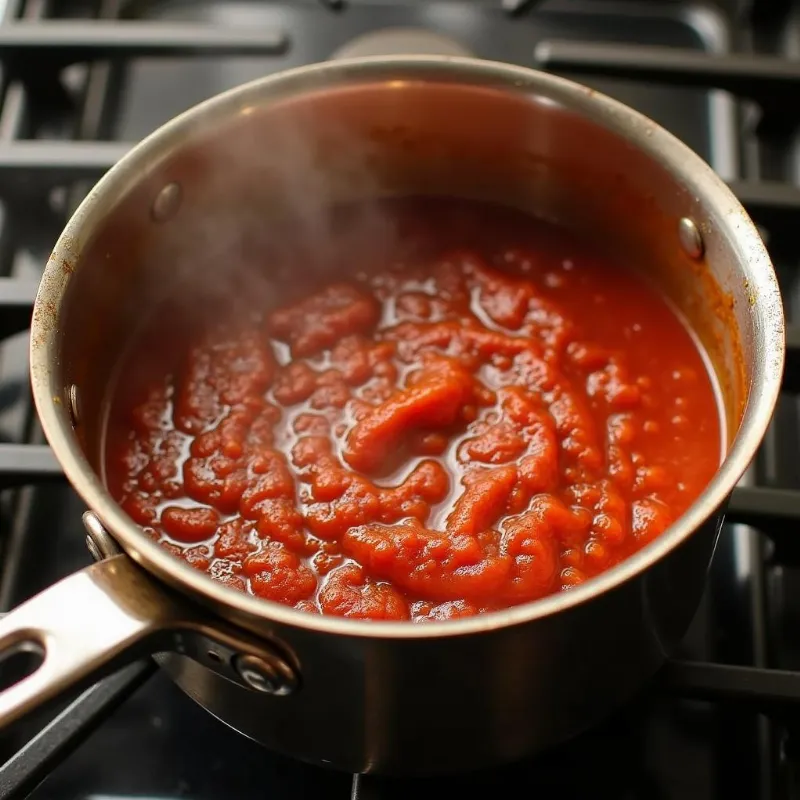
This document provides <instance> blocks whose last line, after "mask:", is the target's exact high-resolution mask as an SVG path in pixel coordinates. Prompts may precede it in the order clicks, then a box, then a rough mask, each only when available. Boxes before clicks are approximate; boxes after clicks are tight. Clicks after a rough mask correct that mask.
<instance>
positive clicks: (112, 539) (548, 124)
mask: <svg viewBox="0 0 800 800" xmlns="http://www.w3.org/2000/svg"><path fill="white" fill-rule="evenodd" d="M421 193H422V194H425V193H437V194H449V195H457V196H462V197H477V198H482V199H489V200H494V201H498V202H503V203H507V204H510V205H513V206H517V207H520V208H523V209H526V210H528V211H530V212H532V213H534V214H538V215H541V216H545V217H548V218H551V219H554V220H557V221H559V222H562V223H563V224H566V225H569V226H572V227H574V228H575V229H576V230H577V231H579V232H580V235H581V236H584V237H596V238H598V240H599V241H601V242H603V243H604V244H605V245H606V246H609V245H610V246H612V248H615V249H616V250H617V251H618V253H619V255H620V257H623V256H624V257H625V258H626V259H627V260H629V261H631V262H633V263H635V264H638V265H639V266H640V267H641V268H643V269H645V270H647V271H648V274H649V276H650V277H651V278H652V279H653V280H655V281H657V282H659V283H660V285H661V286H662V288H663V289H664V291H666V292H667V293H668V294H669V295H670V297H672V299H673V300H674V302H675V303H676V304H677V305H678V306H679V308H680V309H681V310H682V311H683V313H684V314H685V316H686V317H687V319H688V320H689V321H690V322H691V324H692V325H693V327H694V329H695V330H696V332H697V333H698V335H699V337H700V338H701V339H702V341H703V344H704V345H705V347H706V349H707V351H708V353H709V356H710V360H711V361H712V363H713V365H714V369H715V371H716V373H717V377H718V378H719V383H720V386H721V390H722V395H723V397H724V405H725V409H726V413H727V432H728V445H729V447H728V450H727V456H726V458H725V460H724V463H723V464H722V466H721V468H720V470H719V472H718V473H717V475H716V477H715V478H714V480H713V481H712V482H711V483H710V484H709V486H708V488H707V489H706V491H705V492H704V493H703V495H702V496H701V497H700V498H699V499H698V500H697V502H695V503H694V505H692V507H691V508H690V509H689V510H688V511H687V513H686V514H685V515H684V516H683V517H682V518H681V519H680V520H678V521H677V522H676V523H675V524H674V525H673V526H672V527H671V528H670V529H669V530H668V531H667V532H666V533H664V535H663V536H661V537H660V538H659V539H658V540H656V541H654V542H653V543H651V544H650V545H649V546H647V547H646V548H645V549H643V550H642V551H640V552H639V553H637V554H636V555H635V556H634V557H632V558H630V559H629V560H628V561H626V562H625V563H623V564H621V565H619V566H617V567H616V568H614V569H612V570H611V571H609V572H607V573H605V574H604V575H602V576H600V577H599V578H596V579H594V580H592V581H590V582H588V583H586V584H584V585H582V586H581V587H579V588H577V589H575V590H574V591H571V592H569V593H564V594H559V595H555V596H551V597H548V598H545V599H543V600H540V601H538V602H535V603H531V604H528V605H524V606H520V607H517V608H513V609H510V610H507V611H502V612H496V613H491V614H487V615H485V616H479V617H475V618H470V619H461V620H455V621H448V622H442V623H432V624H426V625H414V624H412V623H381V622H367V621H355V620H349V619H339V618H332V617H317V616H312V615H308V614H303V613H301V612H297V611H294V610H292V609H290V608H286V607H283V606H280V605H276V604H273V603H270V602H266V601H263V600H260V599H258V598H256V597H252V596H248V595H245V594H241V593H238V592H236V591H233V590H231V589H228V588H227V587H225V586H223V585H221V584H218V583H215V582H214V581H213V580H212V579H211V578H210V577H208V576H207V575H205V574H203V573H200V572H198V571H195V570H193V569H192V568H191V567H189V566H188V565H187V564H185V563H184V562H182V561H180V560H177V559H176V558H174V557H173V556H172V555H170V554H169V553H168V552H166V551H165V550H163V549H161V548H160V547H159V546H158V545H156V544H155V543H153V542H152V541H151V540H150V539H148V538H147V537H146V536H145V535H143V533H142V532H141V531H140V529H139V528H138V527H137V526H136V525H135V524H134V523H133V522H132V521H131V520H130V519H129V518H128V517H127V516H126V515H125V514H124V513H123V512H122V511H121V509H120V508H119V506H118V505H117V504H116V503H115V502H114V500H113V499H112V498H111V496H110V495H109V494H108V492H107V491H106V489H105V487H104V484H103V481H102V479H101V477H100V475H101V461H102V458H101V449H102V444H103V423H104V408H105V403H106V399H107V398H106V395H107V386H108V384H109V383H110V381H111V380H112V377H113V374H114V368H115V365H116V364H117V362H118V360H119V354H120V352H121V351H122V349H123V348H124V347H125V344H126V342H127V341H128V339H129V335H130V333H131V330H132V329H133V328H134V327H135V326H136V325H137V324H138V323H139V321H140V319H141V318H142V316H143V315H145V314H146V313H147V309H148V308H149V307H152V305H153V303H154V302H155V301H156V300H157V299H159V298H161V297H163V296H164V295H165V294H166V293H168V292H170V291H172V290H174V288H175V287H176V286H179V285H181V284H185V285H188V283H187V281H189V282H190V281H191V279H192V277H194V279H195V280H205V279H206V278H207V277H208V273H207V272H204V270H203V268H201V266H200V265H203V264H209V263H222V262H221V261H220V260H224V259H226V258H229V257H230V254H231V252H234V251H235V252H240V251H242V250H246V249H247V248H252V247H255V246H256V245H257V244H258V242H259V240H260V237H263V232H264V231H265V230H269V229H272V230H274V226H276V225H279V224H281V225H282V224H289V225H296V226H297V225H299V226H300V228H301V230H302V228H303V226H306V227H307V230H306V233H307V234H308V237H309V238H310V237H313V236H316V235H319V234H320V231H322V230H323V229H324V225H325V219H324V215H323V217H320V216H319V215H318V214H310V210H312V209H313V210H315V211H319V210H322V209H324V208H325V207H326V206H327V205H328V204H329V203H330V202H333V201H338V200H347V199H358V198H370V197H376V196H382V195H398V194H421ZM320 225H322V227H320ZM783 337H784V330H783V316H782V310H781V301H780V297H779V293H778V289H777V285H776V281H775V276H774V274H773V270H772V267H771V265H770V262H769V258H768V256H767V253H766V252H765V250H764V247H763V245H762V243H761V241H760V239H759V236H758V234H757V232H756V229H755V228H754V226H753V224H752V223H751V221H750V220H749V218H748V217H747V215H746V214H745V212H744V210H743V209H742V208H741V206H740V205H739V203H738V202H737V201H736V199H735V198H734V197H733V195H732V194H731V193H730V192H729V191H728V189H727V188H726V187H725V185H724V184H723V183H722V181H720V180H719V178H717V177H716V176H715V175H714V173H713V172H712V171H711V169H710V168H709V167H708V166H707V165H706V164H705V163H703V162H702V161H701V160H700V158H698V157H697V156H696V155H694V154H693V153H692V152H690V151H689V150H688V149H687V148H686V147H685V146H684V145H682V144H681V143H680V142H678V141H677V140H676V139H675V138H673V137H672V136H671V135H670V134H668V133H667V132H665V131H664V130H662V129H661V128H659V127H658V126H657V125H655V124H654V123H653V122H651V121H650V120H649V119H646V118H645V117H643V116H641V115H640V114H638V113H636V112H634V111H632V110H630V109H629V108H626V107H625V106H623V105H621V104H619V103H617V102H615V101H613V100H611V99H609V98H607V97H604V96H602V95H599V94H597V93H596V92H594V91H592V90H590V89H587V88H584V87H582V86H579V85H576V84H574V83H571V82H567V81H564V80H561V79H559V78H556V77H551V76H548V75H545V74H542V73H538V72H534V71H532V70H528V69H521V68H517V67H513V66H508V65H501V64H495V63H489V62H484V61H477V60H469V59H460V58H442V57H402V58H377V59H363V60H352V61H338V62H331V63H326V64H323V65H318V66H311V67H306V68H302V69H297V70H293V71H290V72H286V73H283V74H280V75H276V76H273V77H269V78H266V79H263V80H260V81H257V82H255V83H252V84H249V85H247V86H243V87H241V88H238V89H235V90H233V91H230V92H227V93H226V94H223V95H221V96H219V97H217V98H214V99H212V100H210V101H208V102H206V103H203V104H202V105H200V106H198V107H197V108H194V109H192V110H191V111H189V112H187V113H185V114H183V115H182V116H180V117H179V118H177V119H175V120H174V121H172V122H170V123H169V124H167V125H166V126H164V127H163V128H161V129H160V130H158V131H157V132H155V133H154V134H153V135H152V136H149V137H148V138H147V139H145V140H144V141H143V142H142V143H141V144H139V145H138V146H137V147H136V148H135V149H134V150H133V151H132V152H131V153H130V154H129V155H128V156H127V157H125V158H124V159H123V160H122V161H121V162H120V163H119V164H118V165H117V166H116V167H114V169H112V170H111V171H110V172H109V173H108V175H107V176H106V177H104V178H103V179H102V180H101V181H100V183H99V184H98V185H97V187H96V188H95V189H94V190H93V191H92V192H91V194H90V195H89V196H88V197H87V198H86V200H85V201H84V202H83V204H82V205H81V206H80V208H79V209H78V211H77V212H76V213H75V215H74V216H73V218H72V219H71V220H70V222H69V224H68V226H67V228H66V230H65V232H64V233H63V235H62V236H61V238H60V239H59V241H58V244H57V245H56V247H55V250H54V251H53V254H52V256H51V258H50V260H49V262H48V264H47V268H46V270H45V273H44V277H43V279H42V283H41V288H40V291H39V294H38V297H37V300H36V306H35V309H34V314H33V324H32V330H31V378H32V383H33V393H34V397H35V401H36V406H37V408H38V411H39V414H40V417H41V421H42V424H43V426H44V430H45V433H46V435H47V437H48V439H49V441H50V444H51V445H52V447H53V449H54V451H55V453H56V455H57V457H58V458H59V460H60V462H61V463H62V465H63V467H64V470H65V472H66V474H67V476H68V478H69V480H70V481H71V482H72V484H73V486H74V487H75V489H76V490H77V491H78V493H79V494H80V495H81V496H82V497H83V499H84V500H85V501H86V503H87V504H88V505H89V507H90V508H91V509H92V511H91V512H89V514H88V516H87V527H88V529H89V534H90V536H89V542H90V546H91V547H92V549H93V552H95V554H96V555H97V556H98V557H100V558H103V559H104V560H101V561H100V562H99V563H97V564H96V565H94V566H92V567H90V568H88V569H86V570H84V571H83V572H81V573H78V574H76V575H73V576H72V577H69V578H67V579H66V580H65V581H63V582H61V583H60V584H58V585H56V586H54V587H53V588H51V589H48V590H47V591H45V592H44V593H42V594H41V595H39V596H37V597H35V598H34V599H32V600H31V601H29V602H27V603H25V604H24V605H22V606H20V607H19V608H17V609H16V610H14V611H13V612H12V613H11V614H9V615H8V616H7V617H6V618H5V619H3V620H2V622H0V647H2V649H3V651H4V653H5V654H8V653H10V652H13V651H16V650H20V649H32V650H36V651H38V652H40V653H41V654H42V655H43V658H44V660H43V663H42V665H41V666H40V667H39V668H38V670H37V671H35V672H34V673H33V674H31V675H30V676H29V677H27V678H25V679H24V680H22V681H21V682H20V683H18V684H16V685H14V686H12V687H11V688H9V689H7V690H6V691H4V692H3V693H2V694H0V723H1V724H7V723H9V722H10V721H12V720H14V719H16V718H17V717H20V716H21V715H23V714H25V713H26V712H28V711H29V710H30V709H32V708H33V707H34V706H36V705H37V704H39V703H41V702H42V701H43V700H45V699H46V698H49V697H51V696H54V695H56V694H58V693H59V692H61V691H62V690H64V689H65V687H67V686H68V685H72V684H75V683H79V682H85V681H89V680H92V679H96V678H97V677H98V676H99V675H100V674H102V673H103V672H105V671H108V670H109V669H111V668H112V667H114V666H117V665H119V664H120V663H121V662H122V661H124V660H126V659H131V658H133V657H137V656H139V655H141V654H142V653H158V654H159V656H158V658H159V659H160V661H161V663H162V665H163V667H164V669H166V670H168V671H169V673H170V674H171V675H172V677H173V678H174V680H175V681H176V682H177V683H178V685H179V686H180V687H181V688H182V689H183V690H184V691H186V692H187V693H188V694H189V695H191V696H192V697H193V698H195V699H196V700H197V701H198V702H199V703H201V704H202V705H203V706H205V707H206V708H207V709H208V710H209V711H210V712H211V713H212V714H214V715H216V716H218V717H220V718H221V719H223V720H224V721H225V722H227V723H228V724H229V725H231V726H232V727H234V728H236V729H237V730H239V731H241V732H242V733H244V734H246V735H247V736H250V737H253V738H254V739H257V740H258V741H260V742H263V743H264V744H265V745H267V746H268V747H270V748H274V749H276V750H279V751H282V752H285V753H288V754H292V755H294V756H297V757H299V758H302V759H306V760H309V761H314V762H319V763H323V764H330V765H334V766H336V767H339V768H342V769H346V770H349V771H353V772H388V773H431V772H439V771H447V770H454V769H461V768H472V767H479V766H482V765H489V764H492V763H497V762H502V761H506V760H511V759H516V758H518V757H521V756H524V755H526V754H530V753H532V752H534V751H536V750H539V749H541V748H544V747H546V746H548V745H552V744H554V743H556V742H558V741H560V740H563V739H565V738H567V737H570V736H572V735H574V734H576V733H577V732H579V731H580V730H581V729H583V728H586V727H587V726H590V725H592V724H593V723H595V722H597V721H598V720H600V719H601V718H602V717H604V715H606V714H608V713H609V712H610V711H611V710H612V709H614V708H615V707H616V706H618V705H619V704H621V703H623V702H624V701H625V700H626V699H627V698H629V697H630V696H631V695H632V694H633V693H634V692H635V691H636V690H637V689H638V688H639V687H641V686H642V684H643V683H644V682H645V681H647V679H648V678H649V677H650V676H651V675H653V673H654V672H655V671H656V670H657V669H658V667H659V665H661V664H662V662H663V661H664V659H665V658H666V656H667V655H668V654H669V653H670V651H671V649H672V648H673V646H674V645H675V643H676V642H677V641H679V640H680V638H681V636H682V634H683V633H684V631H685V629H686V627H687V625H688V624H689V622H690V620H691V618H692V616H693V614H694V612H695V609H696V606H697V604H698V601H699V599H700V596H701V592H702V589H703V584H704V579H705V576H706V572H707V568H708V566H709V562H710V559H711V556H712V553H713V550H714V546H715V542H716V538H717V534H718V531H719V528H720V524H721V521H722V511H723V508H724V505H725V502H726V499H727V497H728V496H729V494H730V492H731V490H732V488H733V487H734V484H735V483H736V481H737V480H738V479H739V477H740V476H741V475H742V474H743V472H744V471H745V469H746V467H747V466H748V463H749V462H750V460H751V458H752V456H753V454H754V452H755V450H756V448H757V446H758V444H759V442H760V440H761V438H762V436H763V434H764V432H765V429H766V426H767V424H768V422H769V419H770V416H771V414H772V411H773V406H774V404H775V401H776V397H777V394H778V390H779V386H780V379H781V372H782V367H783V351H784V338H783Z"/></svg>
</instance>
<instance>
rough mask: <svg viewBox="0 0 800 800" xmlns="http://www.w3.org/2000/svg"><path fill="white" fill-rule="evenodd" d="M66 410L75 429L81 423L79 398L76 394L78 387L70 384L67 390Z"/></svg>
mask: <svg viewBox="0 0 800 800" xmlns="http://www.w3.org/2000/svg"><path fill="white" fill-rule="evenodd" d="M67 408H69V416H70V419H71V420H72V427H73V428H77V427H78V425H79V424H80V421H81V398H80V394H78V387H77V386H76V385H75V384H74V383H71V384H70V385H69V388H68V389H67Z"/></svg>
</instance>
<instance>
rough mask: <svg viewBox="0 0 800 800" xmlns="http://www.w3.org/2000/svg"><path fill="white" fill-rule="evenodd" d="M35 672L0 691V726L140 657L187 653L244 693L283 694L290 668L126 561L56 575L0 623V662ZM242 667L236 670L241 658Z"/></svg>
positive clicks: (289, 684) (260, 643)
mask: <svg viewBox="0 0 800 800" xmlns="http://www.w3.org/2000/svg"><path fill="white" fill-rule="evenodd" d="M25 651H27V652H33V653H37V654H39V655H40V656H41V658H42V660H41V663H40V664H39V666H38V667H37V668H36V669H35V670H34V671H33V672H31V673H29V674H28V675H26V676H25V677H23V678H22V679H21V680H19V681H18V682H17V683H14V684H12V685H11V686H9V687H8V688H6V689H4V690H0V728H2V727H3V726H6V725H8V724H10V723H12V722H14V721H15V720H17V719H19V718H21V717H23V716H25V715H26V714H28V713H29V712H31V711H33V710H34V709H36V708H37V707H38V706H41V705H43V704H44V703H46V702H47V701H49V700H51V699H53V698H55V697H57V696H58V695H59V694H61V693H62V692H64V691H66V690H67V689H70V688H73V687H78V686H81V685H87V684H89V683H92V682H94V681H96V680H98V679H99V678H101V677H103V676H105V675H106V674H108V673H110V672H112V671H114V670H115V669H119V668H120V667H121V666H123V665H125V664H127V663H130V662H132V661H134V660H136V659H138V658H140V657H141V656H143V655H150V654H152V653H157V652H166V651H173V652H178V653H180V654H182V655H187V656H189V657H191V658H194V659H195V660H197V661H199V662H200V663H203V664H204V665H205V666H208V667H210V668H212V669H214V671H215V672H218V673H220V674H221V675H223V676H224V677H226V678H228V679H229V680H232V681H234V682H236V683H239V684H240V685H242V686H245V687H247V688H250V689H254V690H257V691H262V692H268V693H272V694H288V693H289V691H291V690H292V689H293V688H295V687H296V685H297V678H296V675H295V672H294V668H293V667H292V665H291V664H290V663H289V662H288V661H287V660H286V658H284V656H283V654H282V653H280V652H279V650H278V649H277V648H276V647H275V646H273V645H272V644H271V643H266V642H265V641H264V640H261V639H255V637H250V636H247V635H242V634H240V633H239V632H238V631H237V632H234V631H232V630H228V629H227V625H226V624H225V623H222V622H216V621H212V618H211V617H210V615H207V614H205V613H203V612H202V611H201V610H200V609H199V608H198V609H195V608H194V607H193V606H192V605H190V604H189V603H188V602H187V601H185V600H183V599H182V598H181V597H180V596H177V595H175V596H173V595H172V594H171V593H169V592H168V591H167V590H165V589H162V588H161V587H160V586H159V585H158V584H156V583H155V582H154V581H153V580H152V579H150V578H149V577H148V576H147V574H146V573H145V572H144V571H143V570H142V569H140V568H139V567H138V566H136V564H134V562H133V561H132V560H131V559H130V558H129V557H128V556H126V555H116V556H112V557H111V558H108V559H106V560H104V561H101V562H99V563H97V564H93V565H92V566H90V567H87V568H86V569H84V570H81V571H80V572H77V573H75V574H73V575H70V576H69V577H67V578H65V579H63V580H62V581H60V582H59V583H56V584H55V585H54V586H52V587H50V588H49V589H45V590H44V591H43V592H41V593H40V594H38V595H36V596H35V597H33V598H31V599H30V600H28V601H26V602H25V603H23V604H22V605H20V606H18V607H17V608H16V609H14V610H13V611H11V612H10V613H8V614H6V615H5V616H4V617H3V619H2V620H0V663H2V661H4V660H6V659H8V658H9V657H10V656H12V655H14V654H15V653H19V652H25ZM243 658H244V659H246V660H245V661H244V662H243V663H245V664H246V665H247V668H246V669H241V668H240V667H239V663H240V662H241V660H242V659H243Z"/></svg>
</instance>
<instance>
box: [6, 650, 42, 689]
mask: <svg viewBox="0 0 800 800" xmlns="http://www.w3.org/2000/svg"><path fill="white" fill-rule="evenodd" d="M44 655H45V652H44V647H42V645H41V644H39V642H36V641H33V640H23V641H21V642H17V643H15V644H14V645H12V646H11V647H9V648H8V649H7V650H5V651H4V652H2V653H0V692H4V691H5V690H6V689H10V688H11V687H12V686H14V684H16V683H19V682H20V681H21V680H22V679H23V678H27V677H28V676H29V675H33V673H34V672H36V670H37V669H39V667H41V666H42V664H43V663H44Z"/></svg>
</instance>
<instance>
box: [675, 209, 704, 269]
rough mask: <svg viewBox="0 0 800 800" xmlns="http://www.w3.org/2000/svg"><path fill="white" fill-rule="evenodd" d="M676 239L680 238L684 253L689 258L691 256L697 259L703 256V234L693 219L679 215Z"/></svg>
mask: <svg viewBox="0 0 800 800" xmlns="http://www.w3.org/2000/svg"><path fill="white" fill-rule="evenodd" d="M678 239H679V240H680V243H681V247H682V248H683V251H684V253H686V255H687V256H689V258H693V259H695V260H696V261H697V260H699V259H700V258H702V257H703V252H704V250H705V244H704V243H703V236H702V235H701V233H700V229H699V228H698V227H697V224H696V223H695V221H694V220H693V219H689V217H681V220H680V222H679V223H678Z"/></svg>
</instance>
